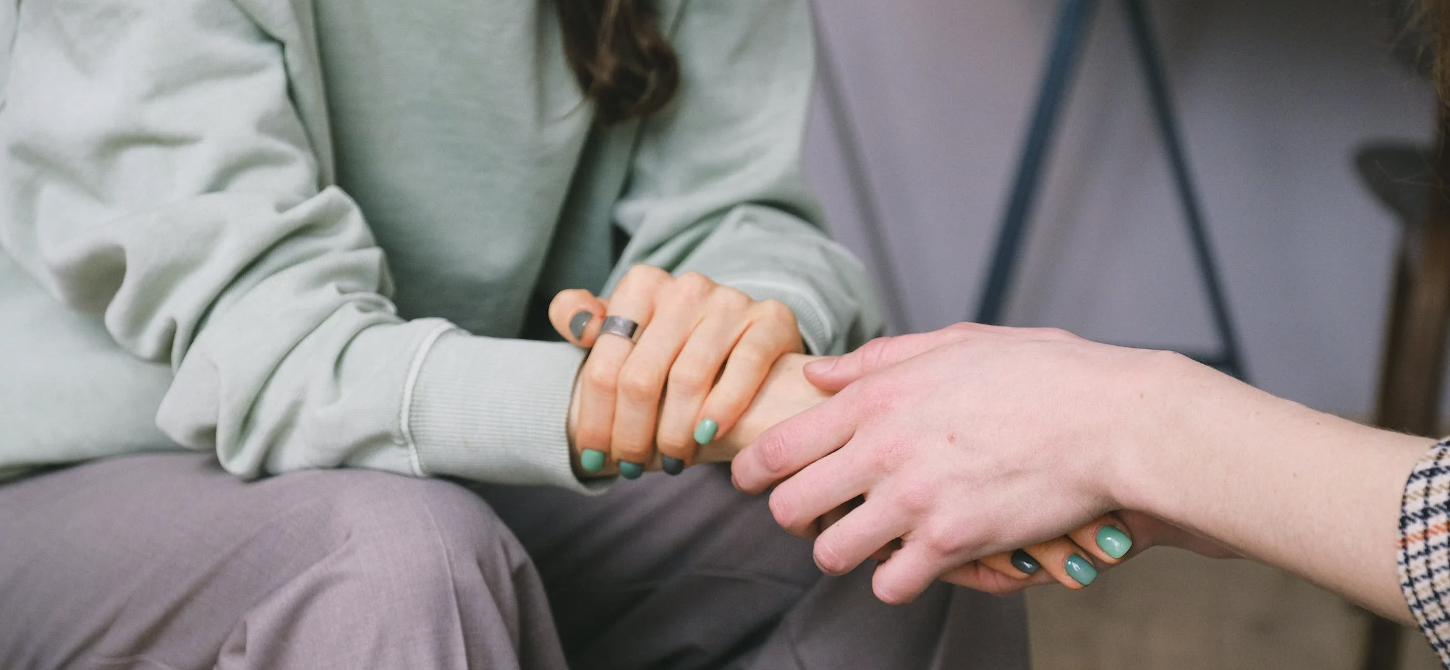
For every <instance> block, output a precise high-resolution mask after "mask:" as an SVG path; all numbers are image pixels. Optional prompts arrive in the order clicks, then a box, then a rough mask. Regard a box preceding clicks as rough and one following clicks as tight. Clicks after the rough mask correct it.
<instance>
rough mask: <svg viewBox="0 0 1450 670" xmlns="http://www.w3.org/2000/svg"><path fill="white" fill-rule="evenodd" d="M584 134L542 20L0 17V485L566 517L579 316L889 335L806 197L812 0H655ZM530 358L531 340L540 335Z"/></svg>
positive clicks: (25, 12)
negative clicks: (610, 301)
mask: <svg viewBox="0 0 1450 670" xmlns="http://www.w3.org/2000/svg"><path fill="white" fill-rule="evenodd" d="M659 9H660V14H661V20H662V25H663V26H664V27H665V30H666V32H667V34H668V35H669V38H670V39H671V41H672V42H673V44H674V45H675V47H676V49H677V50H678V51H679V54H680V62H681V68H682V80H683V81H682V84H681V86H680V89H679V93H678V95H677V97H676V99H675V101H674V102H673V103H672V105H671V106H670V107H669V108H668V109H666V110H665V111H664V112H662V113H660V114H657V115H655V116H652V117H650V118H648V119H646V120H644V121H642V122H639V121H636V122H631V123H625V124H621V125H618V126H615V127H611V128H608V129H600V128H597V127H596V126H595V123H594V115H593V112H592V110H591V106H590V104H589V103H588V102H586V101H584V100H583V98H582V95H581V93H580V90H579V87H578V85H577V84H576V82H575V80H574V78H573V76H572V74H571V72H570V71H569V68H568V67H567V65H566V63H565V60H564V56H563V48H562V46H561V36H560V31H559V27H558V24H557V21H556V19H555V8H554V6H553V4H552V3H551V2H548V1H538V0H466V1H460V0H48V1H45V2H18V0H0V47H3V46H8V49H7V50H6V51H5V52H4V55H3V56H0V245H3V248H4V250H5V252H6V253H4V254H0V470H3V472H4V473H5V474H8V475H11V476H13V475H15V474H18V473H20V472H23V471H25V470H26V469H27V468H30V467H33V466H37V465H43V464H52V463H64V462H73V461H78V460H82V459H89V458H94V457H100V456H106V455H111V454H117V453H124V452H133V451H141V450H151V449H175V448H178V447H185V448H189V449H196V450H208V451H215V452H216V454H217V456H218V458H219V459H220V461H221V463H222V464H223V465H224V466H225V467H226V468H227V469H228V470H230V471H231V472H234V473H236V474H238V475H240V476H243V477H256V476H261V475H264V474H269V473H280V472H285V471H289V470H297V469H303V468H330V467H339V466H358V467H368V468H377V469H382V470H389V471H393V472H398V473H404V474H409V475H414V476H429V475H453V476H458V477H464V478H469V479H473V480H481V481H490V482H500V483H513V484H552V485H557V486H563V487H567V488H574V489H577V490H586V489H588V488H589V487H587V486H585V485H582V484H581V483H580V482H579V481H578V480H577V479H576V478H575V477H574V475H573V474H572V473H571V470H570V466H569V460H568V443H567V436H566V434H565V417H566V412H567V407H568V405H569V401H570V394H571V392H572V385H573V381H574V378H575V375H576V373H577V372H578V369H579V366H580V363H581V361H582V359H583V356H584V352H582V351H580V350H578V349H577V348H575V347H573V346H571V345H569V344H566V343H562V342H559V341H557V340H556V341H542V338H545V337H546V336H547V334H548V333H549V328H548V325H547V320H546V318H545V306H546V305H547V303H548V301H549V299H550V298H551V297H552V296H553V295H554V293H555V292H557V291H559V290H560V289H564V288H569V287H587V288H591V289H594V290H597V291H607V289H608V287H609V286H611V285H612V284H613V282H615V281H616V280H617V279H618V278H619V277H620V275H621V274H622V273H623V272H624V271H625V270H627V269H628V268H629V267H630V266H632V265H635V264H639V263H648V264H651V265H656V266H659V267H662V268H665V269H667V270H669V271H671V272H682V271H686V270H694V271H698V272H701V273H704V274H705V275H708V276H710V277H712V278H714V279H715V280H717V281H719V282H721V283H724V284H728V285H731V286H734V287H737V288H739V289H741V290H742V291H745V292H746V293H749V294H750V295H752V296H753V297H756V298H759V299H764V298H775V299H778V300H781V301H783V302H785V303H786V304H787V305H789V306H790V307H791V308H792V309H794V310H795V313H796V316H797V318H798V319H799V321H800V324H801V334H802V336H803V337H804V340H805V342H806V343H807V346H808V348H809V349H810V350H811V351H813V352H816V353H839V352H842V351H844V350H846V349H847V348H848V347H850V346H853V345H854V344H857V343H859V342H861V341H863V340H864V339H865V338H867V337H869V336H871V335H873V334H875V333H876V331H877V330H878V329H879V327H880V319H879V316H878V312H877V310H876V309H875V307H874V306H873V304H872V302H871V299H870V298H869V294H870V292H869V288H868V286H867V282H866V279H865V276H864V273H863V271H862V268H861V266H860V264H859V263H858V262H857V261H856V260H854V259H853V258H852V257H851V255H850V254H849V253H848V252H846V251H845V250H844V249H843V248H842V247H840V246H839V245H837V244H835V243H833V242H831V241H830V240H829V239H827V237H826V235H824V234H823V233H822V231H821V229H820V227H819V225H818V223H819V219H820V214H819V210H818V208H817V206H816V203H815V202H813V200H812V198H811V196H810V195H809V193H808V192H807V189H806V186H805V184H804V183H803V181H802V178H801V175H800V169H799V151H800V145H801V135H802V127H803V125H804V121H805V115H806V105H807V99H808V95H809V92H810V88H811V72H812V48H811V43H810V21H809V17H808V15H807V8H806V7H805V3H804V2H803V0H663V1H662V2H660V3H659ZM529 338H541V339H529Z"/></svg>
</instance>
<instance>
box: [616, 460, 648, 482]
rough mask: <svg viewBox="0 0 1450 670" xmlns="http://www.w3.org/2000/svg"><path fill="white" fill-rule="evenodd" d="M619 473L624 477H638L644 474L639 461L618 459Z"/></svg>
mask: <svg viewBox="0 0 1450 670" xmlns="http://www.w3.org/2000/svg"><path fill="white" fill-rule="evenodd" d="M619 474H620V476H622V477H624V478H625V479H639V476H640V475H642V474H644V466H643V465H640V464H639V463H630V462H629V461H620V462H619Z"/></svg>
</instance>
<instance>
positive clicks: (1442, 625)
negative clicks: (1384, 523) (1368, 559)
mask: <svg viewBox="0 0 1450 670" xmlns="http://www.w3.org/2000/svg"><path fill="white" fill-rule="evenodd" d="M1399 565H1400V589H1401V590H1402V591H1404V594H1405V601H1406V602H1407V603H1408V604H1409V606H1410V612H1411V613H1412V614H1414V616H1415V621H1417V622H1419V624H1420V630H1421V631H1423V632H1424V633H1425V637H1427V638H1429V639H1430V646H1431V647H1432V648H1434V650H1435V653H1436V654H1438V655H1439V656H1440V663H1441V664H1442V665H1444V666H1445V667H1446V668H1450V615H1447V607H1450V600H1447V595H1450V440H1447V441H1445V442H1441V443H1440V444H1437V445H1435V446H1434V447H1433V448H1432V449H1430V451H1429V452H1428V453H1426V454H1425V457H1424V458H1422V459H1420V462H1419V464H1417V465H1416V466H1415V469H1414V471H1412V472H1411V473H1410V479H1409V481H1407V482H1405V496H1404V498H1403V499H1402V501H1401V504H1400V554H1399Z"/></svg>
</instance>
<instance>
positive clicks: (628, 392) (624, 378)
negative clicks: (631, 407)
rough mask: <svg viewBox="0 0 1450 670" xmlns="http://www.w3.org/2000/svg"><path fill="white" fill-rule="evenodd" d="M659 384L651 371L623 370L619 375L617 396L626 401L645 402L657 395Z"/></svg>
mask: <svg viewBox="0 0 1450 670" xmlns="http://www.w3.org/2000/svg"><path fill="white" fill-rule="evenodd" d="M659 391H660V382H659V380H658V377H657V376H656V375H655V374H654V373H653V372H651V371H649V370H645V369H640V368H625V370H624V371H623V372H622V373H620V375H619V394H620V395H621V396H623V397H624V398H625V399H626V400H630V401H634V402H645V401H649V400H651V399H653V398H654V397H655V396H657V395H659Z"/></svg>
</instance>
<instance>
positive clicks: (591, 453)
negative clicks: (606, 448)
mask: <svg viewBox="0 0 1450 670" xmlns="http://www.w3.org/2000/svg"><path fill="white" fill-rule="evenodd" d="M579 466H580V467H582V468H584V471H585V472H599V471H600V470H603V469H604V452H602V451H599V450H597V449H585V450H584V453H581V454H579Z"/></svg>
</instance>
